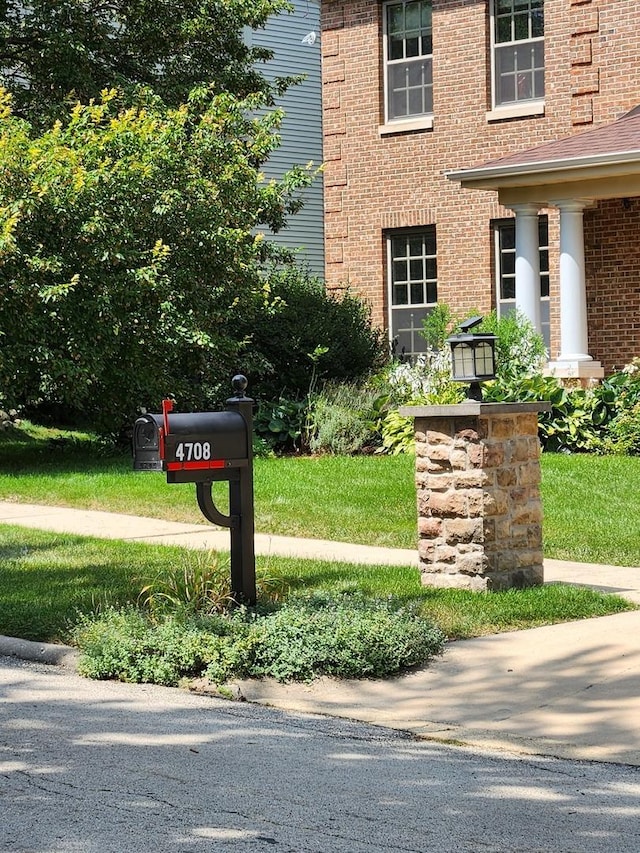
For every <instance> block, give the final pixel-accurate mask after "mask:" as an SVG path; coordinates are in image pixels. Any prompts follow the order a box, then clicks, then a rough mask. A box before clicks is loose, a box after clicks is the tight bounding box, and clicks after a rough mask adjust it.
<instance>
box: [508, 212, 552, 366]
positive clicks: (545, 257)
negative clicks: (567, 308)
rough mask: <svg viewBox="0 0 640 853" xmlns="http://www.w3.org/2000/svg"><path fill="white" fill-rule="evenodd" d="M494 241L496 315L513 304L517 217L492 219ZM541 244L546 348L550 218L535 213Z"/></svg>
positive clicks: (542, 298)
mask: <svg viewBox="0 0 640 853" xmlns="http://www.w3.org/2000/svg"><path fill="white" fill-rule="evenodd" d="M494 233H495V245H496V304H497V306H498V316H499V317H504V316H505V315H506V314H508V313H509V312H510V311H515V307H516V221H515V219H504V220H501V221H499V222H495V223H494ZM538 245H539V247H540V296H541V299H540V318H541V322H542V336H543V337H544V340H545V344H546V345H547V349H548V348H549V335H550V330H549V220H548V218H547V217H546V216H539V217H538Z"/></svg>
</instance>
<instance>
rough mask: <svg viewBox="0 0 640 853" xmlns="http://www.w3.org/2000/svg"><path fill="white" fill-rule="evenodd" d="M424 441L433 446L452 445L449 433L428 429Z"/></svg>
mask: <svg viewBox="0 0 640 853" xmlns="http://www.w3.org/2000/svg"><path fill="white" fill-rule="evenodd" d="M426 441H427V443H428V444H433V445H438V444H453V437H452V436H451V435H450V434H449V433H445V432H440V431H437V430H433V429H429V430H427V433H426Z"/></svg>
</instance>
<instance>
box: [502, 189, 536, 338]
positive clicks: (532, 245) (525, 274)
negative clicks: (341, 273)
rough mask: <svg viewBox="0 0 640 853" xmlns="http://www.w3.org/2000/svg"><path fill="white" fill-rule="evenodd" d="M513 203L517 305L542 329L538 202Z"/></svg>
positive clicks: (534, 324)
mask: <svg viewBox="0 0 640 853" xmlns="http://www.w3.org/2000/svg"><path fill="white" fill-rule="evenodd" d="M510 207H511V209H512V210H513V211H514V212H515V214H516V308H517V310H518V311H520V312H521V313H522V314H524V316H525V317H527V319H528V320H530V321H531V323H532V324H533V327H534V328H535V329H536V331H537V332H541V331H542V323H541V320H540V243H539V236H538V207H537V205H534V204H512V205H510Z"/></svg>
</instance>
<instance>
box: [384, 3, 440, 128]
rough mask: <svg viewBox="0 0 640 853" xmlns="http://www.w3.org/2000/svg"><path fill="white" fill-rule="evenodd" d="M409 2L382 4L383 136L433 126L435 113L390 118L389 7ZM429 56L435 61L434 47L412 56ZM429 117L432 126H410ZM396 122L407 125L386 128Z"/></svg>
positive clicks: (419, 57)
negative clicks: (405, 117) (399, 127)
mask: <svg viewBox="0 0 640 853" xmlns="http://www.w3.org/2000/svg"><path fill="white" fill-rule="evenodd" d="M408 2H410V0H386V2H384V3H383V4H382V78H383V89H384V121H385V123H384V124H383V125H380V128H379V133H380V135H381V136H382V135H385V134H387V133H402V132H404V131H405V130H406V131H409V130H430V129H431V128H432V127H433V114H426V113H425V114H422V115H420V114H419V115H415V116H409V117H408V118H407V119H390V118H389V67H390V65H389V59H388V54H389V49H388V48H389V45H388V34H387V9H388V8H389V6H394V5H398V4H400V3H402V4H403V5H405V4H406V3H408ZM431 3H432V6H431V9H432V12H433V2H432V0H431ZM431 31H432V33H433V24H432V28H431ZM432 38H433V35H432ZM427 57H431V61H432V63H433V49H432V52H431V53H430V54H424V55H423V54H420V56H418V57H412V58H413V59H424V58H427ZM391 64H393V63H391ZM431 85H432V87H433V65H432V71H431ZM428 118H430V120H431V125H430V126H427V125H424V124H421V125H420V126H416V127H409V126H408V125H410V124H412V123H413V122H414V121H416V122H417V121H420V120H424V119H428ZM395 122H398V123H399V124H403V125H405V126H404V127H403V129H402V130H386V128H388V127H391V126H392V125H393V124H394V123H395Z"/></svg>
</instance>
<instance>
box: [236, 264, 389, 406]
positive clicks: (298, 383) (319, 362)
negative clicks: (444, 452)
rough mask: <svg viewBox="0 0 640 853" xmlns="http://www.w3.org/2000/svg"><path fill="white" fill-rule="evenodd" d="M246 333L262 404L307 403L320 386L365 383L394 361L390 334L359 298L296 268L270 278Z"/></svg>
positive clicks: (249, 365)
mask: <svg viewBox="0 0 640 853" xmlns="http://www.w3.org/2000/svg"><path fill="white" fill-rule="evenodd" d="M240 331H241V332H242V335H243V336H244V337H246V339H247V340H248V342H249V343H248V346H247V349H246V356H245V362H246V364H245V365H244V366H245V367H246V372H247V376H248V377H249V380H250V388H251V394H252V396H254V397H255V398H256V399H258V400H261V401H270V400H279V399H280V398H284V399H292V400H301V399H303V398H304V397H305V396H306V395H307V394H308V393H309V392H310V391H312V390H313V388H314V385H315V384H316V383H324V382H326V381H329V380H336V381H339V382H342V381H354V380H358V379H362V378H364V377H365V376H367V375H369V374H370V373H371V372H373V371H375V370H377V369H379V367H380V366H381V365H382V364H383V363H384V362H385V361H386V359H387V358H388V350H387V347H386V344H385V341H384V336H383V334H382V332H381V331H380V330H379V329H376V328H373V327H372V325H371V318H370V314H369V311H368V309H367V307H366V306H365V305H364V303H363V302H362V301H361V300H360V299H359V298H358V297H356V296H355V295H354V294H352V293H351V292H350V291H348V290H347V291H346V292H345V293H343V294H342V295H339V294H333V293H329V292H327V290H326V289H325V287H324V284H323V283H322V282H321V281H320V280H319V279H317V278H314V277H313V276H310V275H309V274H307V273H305V272H304V271H302V270H300V269H298V268H295V267H293V268H287V269H282V270H277V271H275V272H273V273H272V274H271V275H269V277H268V280H267V288H266V298H265V300H264V304H263V306H262V309H261V313H260V314H259V316H258V317H257V320H255V321H253V319H252V325H251V326H250V327H244V328H242V326H241V325H240V326H239V332H240Z"/></svg>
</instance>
